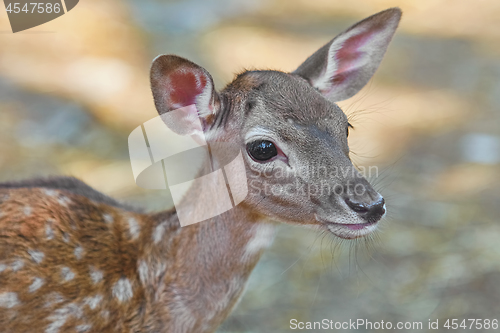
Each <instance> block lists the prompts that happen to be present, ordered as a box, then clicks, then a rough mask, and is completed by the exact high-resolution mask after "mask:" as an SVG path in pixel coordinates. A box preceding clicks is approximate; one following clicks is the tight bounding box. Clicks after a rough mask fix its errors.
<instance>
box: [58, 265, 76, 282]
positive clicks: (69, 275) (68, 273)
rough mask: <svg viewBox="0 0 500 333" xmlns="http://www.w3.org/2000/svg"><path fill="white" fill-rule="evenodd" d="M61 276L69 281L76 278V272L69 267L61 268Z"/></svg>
mask: <svg viewBox="0 0 500 333" xmlns="http://www.w3.org/2000/svg"><path fill="white" fill-rule="evenodd" d="M61 278H62V279H63V280H64V281H65V282H67V281H71V280H73V279H74V278H75V273H73V271H72V270H71V269H70V268H69V267H63V268H61Z"/></svg>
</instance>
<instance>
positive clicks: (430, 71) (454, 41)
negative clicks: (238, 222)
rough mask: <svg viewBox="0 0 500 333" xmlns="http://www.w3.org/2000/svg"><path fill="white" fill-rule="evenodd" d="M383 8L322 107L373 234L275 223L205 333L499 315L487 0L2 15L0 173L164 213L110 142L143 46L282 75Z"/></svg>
mask: <svg viewBox="0 0 500 333" xmlns="http://www.w3.org/2000/svg"><path fill="white" fill-rule="evenodd" d="M393 6H400V7H401V8H402V10H403V13H404V14H403V19H402V22H401V25H400V28H399V30H398V32H397V33H396V36H395V38H394V40H393V42H392V44H391V45H390V47H389V50H388V52H387V54H386V57H385V59H384V60H383V62H382V65H381V67H380V69H379V70H378V72H377V73H376V74H375V78H374V79H373V80H372V81H371V82H370V84H369V85H368V86H367V87H365V89H363V90H362V91H361V92H360V93H359V94H358V95H357V96H355V97H354V98H352V99H350V100H348V101H344V102H342V103H340V105H341V107H342V108H343V109H344V110H345V112H346V113H347V114H348V115H349V117H350V119H351V120H350V122H351V123H352V124H353V125H354V127H355V129H354V130H352V131H351V134H350V137H349V140H350V146H351V148H352V151H353V155H352V158H353V160H354V161H355V162H356V163H357V164H358V165H366V166H368V165H377V166H378V167H379V176H378V177H374V179H372V181H373V182H374V183H375V185H376V188H377V189H378V190H380V191H381V192H382V193H383V194H384V195H385V196H386V200H387V205H388V211H389V213H388V215H389V216H388V218H387V219H386V221H384V223H383V227H382V230H381V231H380V232H379V234H378V237H377V241H376V242H374V243H370V244H366V243H364V242H359V243H357V244H356V243H346V242H344V243H341V242H339V241H338V240H336V239H334V238H333V237H332V236H330V235H327V236H325V237H323V236H321V237H319V235H318V234H316V233H314V232H312V231H309V230H304V229H300V228H293V227H291V226H281V227H280V230H279V233H278V235H277V238H276V241H275V243H274V245H273V246H272V247H271V248H270V249H269V250H268V251H267V252H266V253H265V255H264V257H263V258H262V260H261V262H260V263H259V264H258V266H257V268H256V269H255V271H254V273H253V275H252V277H251V279H250V281H249V284H248V288H247V292H246V294H245V296H244V297H243V299H242V301H241V303H240V304H239V305H238V307H237V309H236V310H235V311H234V312H233V314H232V315H231V316H230V318H229V319H228V320H227V321H226V322H225V323H224V324H223V325H222V326H221V327H220V329H219V331H218V332H221V333H222V332H285V331H289V330H290V328H289V327H290V325H289V322H290V319H292V318H295V319H297V320H298V321H320V320H322V319H323V318H328V319H331V320H334V321H348V320H349V319H353V320H355V319H358V318H362V319H367V320H371V321H381V320H384V321H392V322H397V321H422V322H423V323H424V325H426V323H427V322H428V319H432V320H435V319H440V320H445V319H447V318H456V319H459V320H462V319H479V318H482V319H495V318H496V319H500V223H499V216H500V189H499V185H500V172H499V171H500V20H499V18H500V2H499V1H498V0H476V1H466V0H406V1H395V0H351V1H340V0H315V1H306V0H266V1H264V0H252V1H243V0H236V1H230V0H187V1H166V0H162V1H160V0H141V1H139V0H123V1H119V0H106V1H99V0H82V1H81V2H80V3H79V4H78V5H77V7H75V9H74V10H72V11H71V12H70V13H68V14H66V15H64V16H62V17H60V18H58V19H56V20H54V21H52V22H49V23H46V24H44V25H42V26H39V27H36V28H33V29H30V30H27V31H25V32H20V33H16V34H12V32H11V30H10V26H9V23H8V20H7V15H6V13H5V12H4V11H3V10H2V11H0V181H6V180H15V179H21V178H26V177H33V176H40V175H56V174H57V175H59V174H64V175H73V176H76V177H79V178H80V179H82V180H84V181H86V182H87V183H88V184H90V185H91V186H93V187H95V188H96V189H98V190H100V191H102V192H104V193H107V194H109V195H112V196H114V197H117V198H119V199H122V200H126V201H130V202H134V203H137V204H143V205H145V206H147V207H149V208H150V209H152V210H158V209H162V208H166V207H168V206H171V205H172V203H171V202H172V201H171V198H170V195H169V193H168V192H165V191H146V190H141V189H140V188H138V187H137V186H136V185H135V183H134V180H133V176H132V172H131V168H130V162H129V157H128V148H127V137H128V134H129V133H130V132H131V131H132V130H133V129H134V128H135V127H137V126H139V125H140V124H142V123H143V122H144V121H147V120H149V119H151V118H153V117H154V116H155V115H156V111H155V109H154V105H153V102H152V98H151V93H150V90H149V79H148V70H149V65H150V62H151V60H152V59H153V58H154V57H155V56H156V55H158V54H160V53H174V54H177V55H180V56H183V57H186V58H188V59H190V60H192V61H194V62H197V63H198V64H200V65H202V66H203V67H205V68H206V69H207V70H208V71H209V72H210V73H211V74H212V76H213V77H214V79H215V82H216V86H217V87H218V88H219V89H221V88H222V87H223V86H224V85H225V84H226V83H228V82H229V81H230V80H231V79H232V78H233V74H234V73H235V72H240V71H242V70H243V69H244V68H246V69H253V68H270V69H279V70H285V71H291V70H293V69H295V68H296V67H297V66H298V65H299V64H300V63H301V62H302V61H303V60H304V59H306V58H307V57H308V56H309V55H310V54H312V53H313V52H314V51H315V50H316V49H317V48H319V47H320V46H322V45H323V44H324V43H326V42H327V41H328V40H330V39H331V38H332V37H334V36H335V35H336V34H337V33H339V32H341V31H342V30H344V29H345V28H347V27H348V26H349V25H351V24H353V23H355V22H356V21H358V20H360V19H362V18H364V17H366V16H369V15H371V14H374V13H376V12H378V11H381V10H383V9H386V8H389V7H393ZM368 245H369V246H368ZM424 327H425V326H424ZM459 331H460V330H459Z"/></svg>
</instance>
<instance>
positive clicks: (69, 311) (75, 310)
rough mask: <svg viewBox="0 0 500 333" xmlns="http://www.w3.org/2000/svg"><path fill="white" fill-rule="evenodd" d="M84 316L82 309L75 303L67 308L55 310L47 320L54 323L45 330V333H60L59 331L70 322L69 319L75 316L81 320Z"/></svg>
mask: <svg viewBox="0 0 500 333" xmlns="http://www.w3.org/2000/svg"><path fill="white" fill-rule="evenodd" d="M82 314H83V313H82V309H81V308H80V307H79V306H78V305H76V304H74V303H70V304H68V305H66V306H63V307H62V308H59V309H57V310H55V311H54V313H52V314H51V315H50V316H49V317H47V319H48V320H50V321H52V323H51V324H50V325H49V326H47V328H46V329H45V333H57V332H59V329H60V328H61V327H62V326H64V324H65V323H66V320H68V318H69V317H71V316H73V317H76V318H81V317H82Z"/></svg>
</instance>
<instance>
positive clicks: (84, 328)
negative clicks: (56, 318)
mask: <svg viewBox="0 0 500 333" xmlns="http://www.w3.org/2000/svg"><path fill="white" fill-rule="evenodd" d="M91 328H92V325H90V324H84V325H78V326H77V327H76V331H77V332H82V333H83V332H87V331H88V330H90V329H91Z"/></svg>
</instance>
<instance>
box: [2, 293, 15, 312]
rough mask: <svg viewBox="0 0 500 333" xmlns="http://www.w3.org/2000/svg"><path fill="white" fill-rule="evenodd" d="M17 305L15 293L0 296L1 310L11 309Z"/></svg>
mask: <svg viewBox="0 0 500 333" xmlns="http://www.w3.org/2000/svg"><path fill="white" fill-rule="evenodd" d="M18 304H19V299H18V298H17V294H16V293H12V292H7V293H1V294H0V307H1V308H8V309H10V308H13V307H15V306H16V305H18Z"/></svg>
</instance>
